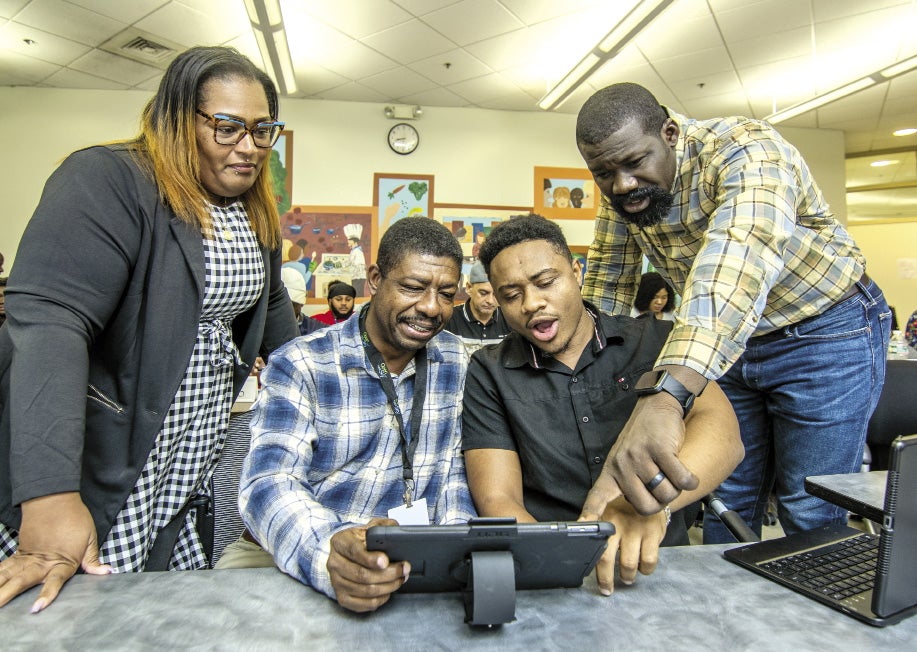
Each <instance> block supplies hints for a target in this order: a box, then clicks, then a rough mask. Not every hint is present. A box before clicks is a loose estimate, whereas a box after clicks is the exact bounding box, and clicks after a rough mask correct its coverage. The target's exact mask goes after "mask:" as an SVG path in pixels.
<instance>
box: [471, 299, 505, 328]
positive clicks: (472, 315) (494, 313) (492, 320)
mask: <svg viewBox="0 0 917 652" xmlns="http://www.w3.org/2000/svg"><path fill="white" fill-rule="evenodd" d="M499 311H500V309H499V308H497V309H496V310H494V311H493V314H492V315H491V316H490V321H488V322H487V323H486V324H485V323H484V322H482V321H478V319H477V317H475V316H474V313H473V312H471V299H467V300H466V301H465V303H464V305H463V306H462V313H464V315H465V320H466V321H468V322H470V323H472V324H480V325H481V326H490V325H491V324H492V323H494V321H496V319H497V313H498V312H499Z"/></svg>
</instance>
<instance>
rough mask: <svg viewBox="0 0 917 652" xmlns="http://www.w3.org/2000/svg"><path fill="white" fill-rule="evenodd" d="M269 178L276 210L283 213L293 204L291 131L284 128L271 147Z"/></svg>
mask: <svg viewBox="0 0 917 652" xmlns="http://www.w3.org/2000/svg"><path fill="white" fill-rule="evenodd" d="M268 165H269V166H270V169H271V179H272V180H273V182H274V197H275V198H276V199H277V212H278V213H280V214H281V215H283V214H284V213H286V212H287V211H288V210H290V208H291V207H292V205H293V201H292V198H293V131H292V130H289V129H284V130H283V131H281V132H280V137H279V138H278V139H277V142H276V143H274V147H273V148H272V149H271V154H270V162H269V163H268Z"/></svg>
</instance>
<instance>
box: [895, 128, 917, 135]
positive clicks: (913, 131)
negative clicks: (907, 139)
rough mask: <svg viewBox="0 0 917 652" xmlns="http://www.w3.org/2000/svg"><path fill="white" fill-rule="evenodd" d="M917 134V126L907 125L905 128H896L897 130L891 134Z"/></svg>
mask: <svg viewBox="0 0 917 652" xmlns="http://www.w3.org/2000/svg"><path fill="white" fill-rule="evenodd" d="M914 134H917V128H915V127H908V128H907V129H898V130H897V131H893V132H892V136H912V135H914Z"/></svg>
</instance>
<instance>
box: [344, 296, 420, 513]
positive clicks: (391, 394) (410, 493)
mask: <svg viewBox="0 0 917 652" xmlns="http://www.w3.org/2000/svg"><path fill="white" fill-rule="evenodd" d="M366 313H367V310H363V311H362V312H361V313H360V318H359V319H360V337H361V339H362V341H363V348H364V349H366V354H367V356H369V362H370V364H372V366H373V368H374V369H375V370H376V373H377V374H378V375H379V382H380V383H381V384H382V391H383V392H385V397H386V398H387V399H388V402H389V405H390V406H391V407H392V412H393V413H394V414H395V421H396V422H397V423H398V434H399V435H400V436H401V468H402V472H403V477H404V505H401V506H399V507H395V508H393V509H390V510H389V513H388V515H389V518H392V519H394V520H396V521H398V523H399V524H401V525H428V524H429V516H428V512H427V501H426V499H425V498H420V499H419V500H414V462H413V460H414V451H416V450H417V442H418V441H419V439H420V435H419V433H420V425H421V420H422V419H423V405H424V401H425V400H426V396H427V350H426V348H424V349H422V350H421V351H418V352H417V355H416V356H415V357H414V365H415V375H414V397H413V400H412V401H411V423H410V428H411V429H410V432H407V431H406V430H405V424H404V415H403V414H402V412H401V406H400V405H399V403H398V395H397V393H396V392H395V383H394V382H393V381H392V377H391V375H390V374H389V371H388V366H387V365H386V364H385V360H384V359H383V358H382V354H381V353H379V350H378V349H377V348H376V347H375V346H374V345H373V343H372V342H370V340H369V335H368V334H367V332H366Z"/></svg>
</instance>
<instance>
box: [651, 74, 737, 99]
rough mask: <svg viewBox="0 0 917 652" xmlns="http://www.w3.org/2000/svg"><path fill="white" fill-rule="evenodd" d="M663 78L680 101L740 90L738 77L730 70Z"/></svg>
mask: <svg viewBox="0 0 917 652" xmlns="http://www.w3.org/2000/svg"><path fill="white" fill-rule="evenodd" d="M663 79H664V80H665V81H666V86H668V87H669V88H670V89H671V90H672V92H673V93H674V94H675V96H676V97H677V98H678V99H679V100H680V101H681V102H687V101H688V100H692V99H695V98H702V97H709V96H711V95H725V94H728V93H736V92H739V91H741V90H742V85H741V84H740V83H739V78H738V76H737V75H736V74H735V72H733V71H732V70H730V71H728V72H718V73H714V74H710V75H704V76H703V77H695V78H694V79H681V78H678V79H675V78H671V79H668V78H666V77H663Z"/></svg>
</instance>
